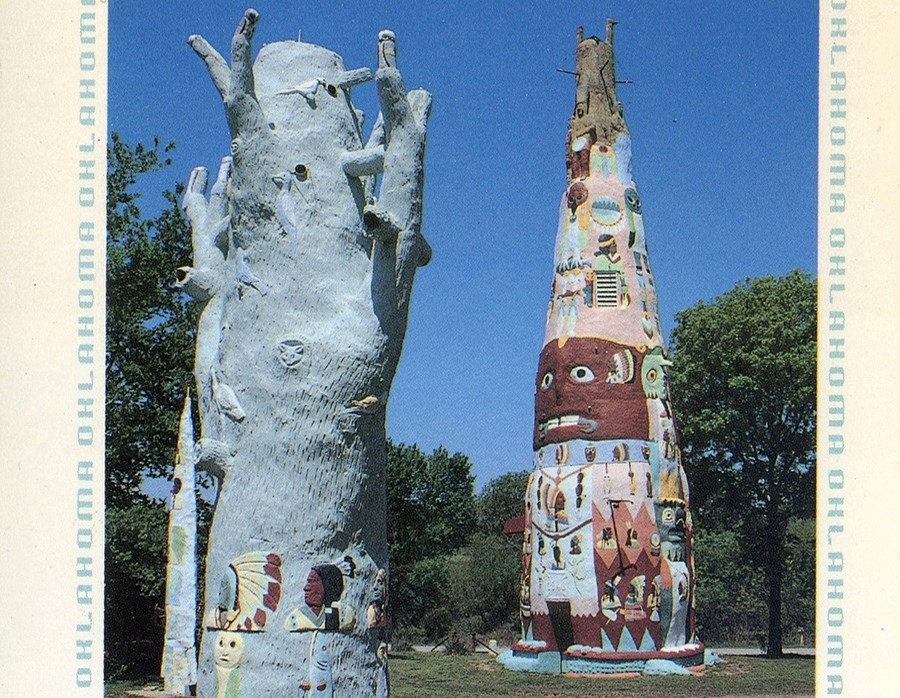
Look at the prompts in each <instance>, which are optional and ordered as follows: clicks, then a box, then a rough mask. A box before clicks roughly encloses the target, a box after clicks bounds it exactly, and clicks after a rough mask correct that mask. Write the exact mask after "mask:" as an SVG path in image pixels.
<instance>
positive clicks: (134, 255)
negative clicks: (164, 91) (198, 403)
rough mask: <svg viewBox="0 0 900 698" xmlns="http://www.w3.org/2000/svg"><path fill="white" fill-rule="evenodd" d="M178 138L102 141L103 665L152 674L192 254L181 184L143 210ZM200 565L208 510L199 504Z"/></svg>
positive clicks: (159, 632)
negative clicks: (162, 480) (158, 207)
mask: <svg viewBox="0 0 900 698" xmlns="http://www.w3.org/2000/svg"><path fill="white" fill-rule="evenodd" d="M173 147H174V146H173V144H171V143H170V144H168V145H165V146H163V145H161V143H160V141H159V140H158V139H154V141H153V144H152V146H145V145H143V144H140V143H139V144H138V145H136V146H131V145H128V144H126V143H124V142H123V141H122V140H121V139H120V138H119V136H118V134H116V133H113V134H112V137H111V139H110V144H109V146H108V148H107V164H108V170H107V353H106V380H107V384H106V386H107V387H106V390H107V400H106V473H107V478H106V505H107V510H106V562H105V569H106V597H105V602H106V606H105V613H106V623H105V645H106V670H107V673H108V674H110V675H112V674H115V673H122V672H142V673H146V672H155V671H158V669H159V659H160V654H161V651H162V641H163V629H164V616H163V608H164V605H165V599H164V592H165V578H166V536H167V523H168V521H167V515H166V511H165V508H164V506H163V503H162V502H160V501H158V500H154V499H152V498H151V497H149V496H148V495H147V494H146V493H145V492H144V491H143V490H142V484H143V483H144V479H145V478H146V477H147V476H155V477H170V476H171V471H172V467H173V463H174V458H175V448H176V443H177V440H178V417H179V414H180V412H181V404H182V400H183V399H184V391H185V389H186V387H187V385H188V384H189V383H188V381H189V380H190V376H191V365H192V363H193V336H194V335H193V333H194V329H193V328H194V327H195V324H196V323H195V322H194V320H193V318H192V312H193V310H192V308H190V307H189V306H188V305H187V304H186V303H185V302H184V298H183V295H182V294H181V293H180V292H179V291H178V289H177V288H175V287H174V286H173V284H172V281H173V280H174V276H175V270H176V269H177V268H178V267H179V266H181V265H183V264H186V263H187V262H188V261H189V260H190V248H189V245H190V239H191V234H190V228H189V226H188V225H187V223H186V222H185V220H184V217H183V215H182V212H181V210H180V208H179V205H178V199H177V197H178V193H179V192H178V189H179V187H177V186H176V188H175V189H176V190H175V191H166V192H164V193H163V201H164V208H163V210H162V211H161V212H160V213H159V214H158V215H156V216H146V215H145V214H144V212H143V211H142V210H141V207H140V206H139V200H140V194H139V193H138V192H137V191H136V188H137V185H138V184H139V182H140V180H141V178H142V177H143V176H144V175H147V174H149V173H153V172H157V171H160V170H162V169H163V168H165V167H166V166H168V165H169V164H170V160H169V159H168V153H169V152H170V151H171V149H172V148H173ZM198 516H199V524H198V538H200V540H198V558H199V560H198V562H200V563H202V560H203V551H204V550H205V543H204V539H205V536H206V535H207V531H208V527H209V519H210V509H209V505H208V503H205V502H202V501H201V502H198Z"/></svg>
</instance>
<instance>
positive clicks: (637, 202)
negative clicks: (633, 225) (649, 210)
mask: <svg viewBox="0 0 900 698" xmlns="http://www.w3.org/2000/svg"><path fill="white" fill-rule="evenodd" d="M625 205H626V206H627V207H628V210H629V211H631V212H632V213H640V212H641V197H639V196H638V193H637V192H636V191H635V190H634V189H632V188H631V187H629V188H628V189H626V190H625Z"/></svg>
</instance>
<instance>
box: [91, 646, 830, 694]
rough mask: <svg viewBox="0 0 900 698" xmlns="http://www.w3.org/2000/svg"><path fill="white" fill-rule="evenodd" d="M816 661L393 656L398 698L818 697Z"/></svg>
mask: <svg viewBox="0 0 900 698" xmlns="http://www.w3.org/2000/svg"><path fill="white" fill-rule="evenodd" d="M814 664H815V663H814V661H813V658H812V657H790V658H787V659H764V658H763V657H734V656H730V657H725V658H723V661H722V663H721V664H719V665H718V666H716V667H711V668H707V670H706V672H705V674H704V675H702V676H648V677H642V678H636V679H605V678H579V679H575V678H568V677H565V676H546V675H543V674H531V673H525V672H515V671H508V670H506V669H504V668H503V667H502V666H500V665H499V664H497V662H496V661H495V660H494V659H493V657H491V656H488V655H483V654H477V655H475V654H471V655H465V656H446V655H428V654H416V653H413V652H410V653H403V654H396V655H394V654H392V655H391V659H390V664H389V666H390V670H391V696H392V698H445V697H446V698H482V697H483V696H490V697H491V698H513V697H519V696H529V698H536V697H538V696H540V697H541V698H568V697H570V696H572V697H579V696H580V697H583V698H588V697H590V698H598V697H599V696H616V697H617V698H646V697H647V696H666V697H667V698H688V697H694V696H715V697H716V698H730V697H731V696H757V697H762V696H765V697H766V698H775V697H784V698H787V697H790V698H795V697H797V696H812V695H813V692H814V689H813V675H814ZM158 681H159V679H153V678H148V679H145V680H143V681H132V682H124V681H117V682H111V683H109V684H107V688H106V696H107V698H125V696H126V691H128V690H134V689H138V688H142V687H144V686H146V685H149V684H152V683H158Z"/></svg>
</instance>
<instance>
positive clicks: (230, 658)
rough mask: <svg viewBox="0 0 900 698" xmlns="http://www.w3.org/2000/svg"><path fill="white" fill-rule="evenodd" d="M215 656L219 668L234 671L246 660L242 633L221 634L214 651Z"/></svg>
mask: <svg viewBox="0 0 900 698" xmlns="http://www.w3.org/2000/svg"><path fill="white" fill-rule="evenodd" d="M213 656H214V657H215V660H216V665H217V666H220V667H222V668H223V669H233V668H234V667H236V666H237V665H238V664H240V663H241V660H242V659H243V658H244V638H242V637H241V635H240V633H232V632H222V633H219V637H218V638H216V644H215V647H214V649H213Z"/></svg>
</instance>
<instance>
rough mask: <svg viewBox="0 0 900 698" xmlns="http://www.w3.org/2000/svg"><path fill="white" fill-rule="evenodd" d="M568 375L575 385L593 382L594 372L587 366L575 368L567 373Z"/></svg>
mask: <svg viewBox="0 0 900 698" xmlns="http://www.w3.org/2000/svg"><path fill="white" fill-rule="evenodd" d="M569 375H570V376H572V380H573V381H575V382H576V383H590V382H591V381H592V380H594V372H593V371H592V370H591V369H589V368H588V367H587V366H576V367H575V368H573V369H572V370H571V371H569Z"/></svg>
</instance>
